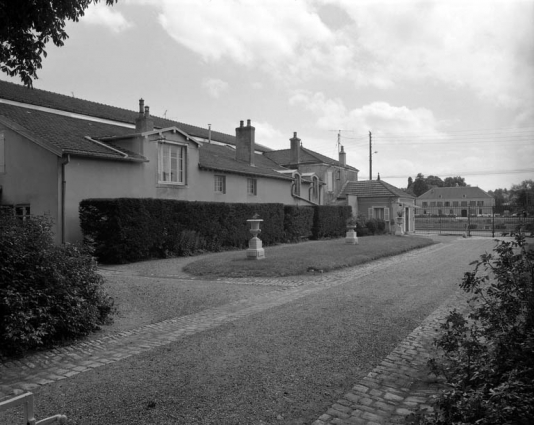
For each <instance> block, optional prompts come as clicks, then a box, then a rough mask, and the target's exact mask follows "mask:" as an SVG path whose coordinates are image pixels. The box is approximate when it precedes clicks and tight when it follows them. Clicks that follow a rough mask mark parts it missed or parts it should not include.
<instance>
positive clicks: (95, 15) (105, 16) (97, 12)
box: [81, 3, 133, 33]
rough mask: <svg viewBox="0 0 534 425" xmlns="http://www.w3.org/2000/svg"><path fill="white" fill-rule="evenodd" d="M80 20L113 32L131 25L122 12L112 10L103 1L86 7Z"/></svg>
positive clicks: (118, 31) (123, 29) (120, 30)
mask: <svg viewBox="0 0 534 425" xmlns="http://www.w3.org/2000/svg"><path fill="white" fill-rule="evenodd" d="M81 21H82V22H84V23H86V24H89V25H102V26H105V27H107V28H108V29H110V30H111V31H112V32H114V33H120V32H122V31H125V30H127V29H128V28H131V27H132V26H133V24H132V23H131V22H129V21H127V20H126V18H125V17H124V16H123V15H122V13H120V12H117V11H116V10H113V8H112V7H110V6H107V5H106V4H105V3H98V4H96V5H94V6H90V7H88V8H87V10H86V11H85V14H84V16H83V18H82V19H81Z"/></svg>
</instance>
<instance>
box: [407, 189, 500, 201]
mask: <svg viewBox="0 0 534 425" xmlns="http://www.w3.org/2000/svg"><path fill="white" fill-rule="evenodd" d="M464 195H465V196H464ZM452 198H492V196H490V195H488V194H487V193H486V192H484V191H483V190H482V189H481V188H479V187H476V186H475V187H471V186H456V187H435V188H432V189H430V190H428V191H426V192H425V193H423V194H422V195H420V196H419V197H418V198H417V199H418V200H419V199H452Z"/></svg>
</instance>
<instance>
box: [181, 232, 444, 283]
mask: <svg viewBox="0 0 534 425" xmlns="http://www.w3.org/2000/svg"><path fill="white" fill-rule="evenodd" d="M359 241H360V244H359V245H349V244H346V243H345V239H344V238H340V239H333V240H332V239H330V240H322V241H310V242H304V243H300V244H287V245H280V246H272V247H267V248H265V257H266V258H265V259H264V260H257V261H256V260H249V259H247V258H246V253H245V251H244V250H243V251H231V252H223V253H220V254H218V255H215V256H210V258H206V259H200V260H198V261H194V262H192V263H190V264H188V265H187V266H185V267H184V271H185V272H187V273H190V274H193V275H195V276H203V277H208V278H215V277H278V276H295V275H302V274H306V273H310V272H314V271H319V270H322V271H323V272H327V271H331V270H335V269H341V268H343V267H350V266H356V265H358V264H363V263H367V262H369V261H372V260H376V259H378V258H382V257H389V256H392V255H396V254H400V253H402V252H406V251H410V250H412V249H416V248H421V247H424V246H428V245H432V244H433V243H434V241H432V240H431V239H427V238H422V237H417V236H410V237H400V236H375V237H366V238H360V239H359Z"/></svg>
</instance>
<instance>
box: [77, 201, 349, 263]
mask: <svg viewBox="0 0 534 425" xmlns="http://www.w3.org/2000/svg"><path fill="white" fill-rule="evenodd" d="M255 214H257V215H258V216H259V217H260V218H262V219H263V223H262V226H261V229H262V231H261V234H260V237H261V240H262V241H263V243H264V244H265V245H267V246H268V245H274V244H277V243H281V242H287V241H289V242H297V241H299V240H302V239H305V238H309V237H311V238H313V239H321V238H334V237H342V236H344V235H345V233H346V230H347V229H346V221H347V219H348V218H349V217H350V216H351V208H350V207H348V206H331V205H321V206H315V207H299V206H290V205H286V206H284V205H282V204H244V203H241V204H240V203H222V202H191V201H178V200H173V199H152V198H116V199H86V200H83V201H82V202H81V203H80V223H81V228H82V232H83V234H84V239H85V242H86V243H89V244H91V245H93V247H94V249H95V255H96V256H97V257H98V259H99V260H100V261H102V262H104V263H117V264H118V263H128V262H133V261H140V260H146V259H149V258H167V257H172V256H184V255H191V254H193V253H198V252H205V251H209V252H216V251H220V250H223V249H231V248H238V249H243V248H246V247H247V246H248V241H249V240H250V238H251V234H250V232H249V228H250V226H249V225H248V223H247V220H248V219H250V218H251V217H253V216H254V215H255Z"/></svg>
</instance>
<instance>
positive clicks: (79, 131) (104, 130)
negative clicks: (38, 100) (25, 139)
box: [0, 103, 144, 160]
mask: <svg viewBox="0 0 534 425" xmlns="http://www.w3.org/2000/svg"><path fill="white" fill-rule="evenodd" d="M0 119H1V120H2V121H3V122H4V124H8V123H12V124H15V125H16V126H17V127H22V128H23V129H24V130H26V131H28V132H29V133H30V134H31V135H33V136H34V137H36V138H37V139H39V141H41V142H43V143H44V144H46V145H48V146H51V147H53V148H54V149H55V150H57V151H58V152H61V153H71V154H77V155H84V156H99V157H102V158H110V159H123V160H144V158H143V157H142V156H141V155H138V154H135V153H132V152H128V151H126V150H124V149H121V148H118V147H116V146H113V145H112V144H107V145H109V146H110V147H106V144H102V143H98V142H96V141H91V140H89V139H88V138H87V136H90V137H91V138H94V139H98V138H100V137H104V136H119V135H123V134H128V133H132V130H131V129H128V128H124V127H120V126H116V125H111V124H104V123H99V122H92V121H85V120H80V119H76V118H70V117H66V116H62V115H57V114H51V113H48V112H42V111H37V110H32V109H26V108H22V107H19V106H12V105H7V104H4V103H0ZM12 128H13V126H12ZM118 151H119V152H118ZM121 152H122V154H121Z"/></svg>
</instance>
